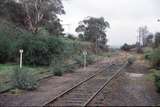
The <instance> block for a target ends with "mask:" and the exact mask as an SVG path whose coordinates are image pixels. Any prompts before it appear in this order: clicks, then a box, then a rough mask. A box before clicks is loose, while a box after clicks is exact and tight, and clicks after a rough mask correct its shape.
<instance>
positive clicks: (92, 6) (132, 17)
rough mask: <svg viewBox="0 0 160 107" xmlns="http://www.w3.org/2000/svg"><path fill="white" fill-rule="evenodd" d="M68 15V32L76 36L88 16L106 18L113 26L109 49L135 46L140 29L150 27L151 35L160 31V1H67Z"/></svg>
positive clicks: (109, 33) (66, 16)
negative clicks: (77, 28)
mask: <svg viewBox="0 0 160 107" xmlns="http://www.w3.org/2000/svg"><path fill="white" fill-rule="evenodd" d="M63 3H64V8H65V11H66V15H63V16H61V19H62V20H63V22H62V23H63V24H71V26H70V28H67V27H66V26H64V28H65V31H66V32H71V33H73V34H76V33H75V28H76V27H77V26H78V23H79V21H80V20H83V19H84V18H85V17H87V16H94V17H101V16H103V17H104V18H105V19H106V20H107V21H108V22H109V23H110V25H111V29H109V30H108V39H109V45H112V46H117V45H122V44H123V43H125V42H127V43H135V42H136V38H137V29H138V27H139V26H143V25H147V26H148V27H149V30H150V31H151V32H156V31H160V23H158V22H157V21H156V19H157V18H159V17H160V12H159V10H160V8H159V4H160V0H65V1H63Z"/></svg>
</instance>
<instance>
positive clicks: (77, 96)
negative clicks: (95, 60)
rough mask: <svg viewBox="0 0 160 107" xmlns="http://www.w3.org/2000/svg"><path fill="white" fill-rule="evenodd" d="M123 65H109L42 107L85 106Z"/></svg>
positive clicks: (124, 65)
mask: <svg viewBox="0 0 160 107" xmlns="http://www.w3.org/2000/svg"><path fill="white" fill-rule="evenodd" d="M126 65H127V63H125V64H111V65H110V66H108V67H107V68H108V69H107V68H104V69H102V70H101V71H100V72H99V73H96V74H94V75H92V76H91V77H89V78H87V79H86V80H84V81H82V82H80V83H78V84H77V85H75V86H74V87H72V88H70V89H68V90H67V91H65V92H63V93H62V94H60V95H58V96H56V97H55V98H54V99H52V100H51V101H48V102H46V103H45V104H44V105H43V106H87V105H88V104H89V103H90V102H91V101H92V100H93V99H94V98H95V97H96V96H97V94H98V93H100V92H101V90H103V88H104V87H106V86H107V84H108V83H109V82H110V81H112V80H113V79H114V77H115V76H117V75H118V74H119V73H120V72H121V71H122V69H123V68H124V67H126Z"/></svg>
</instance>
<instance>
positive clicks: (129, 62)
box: [128, 57, 136, 65]
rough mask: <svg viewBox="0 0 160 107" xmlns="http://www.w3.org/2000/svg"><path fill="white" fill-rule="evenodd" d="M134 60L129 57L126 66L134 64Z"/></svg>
mask: <svg viewBox="0 0 160 107" xmlns="http://www.w3.org/2000/svg"><path fill="white" fill-rule="evenodd" d="M135 60H136V58H135V57H129V58H128V65H132V64H133V63H134V62H135Z"/></svg>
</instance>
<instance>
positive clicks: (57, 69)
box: [53, 66, 63, 76]
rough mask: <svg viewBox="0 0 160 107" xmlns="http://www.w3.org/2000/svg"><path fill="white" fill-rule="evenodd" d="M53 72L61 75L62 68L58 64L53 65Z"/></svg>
mask: <svg viewBox="0 0 160 107" xmlns="http://www.w3.org/2000/svg"><path fill="white" fill-rule="evenodd" d="M53 74H54V75H55V76H62V75H63V68H62V67H60V66H57V67H54V69H53Z"/></svg>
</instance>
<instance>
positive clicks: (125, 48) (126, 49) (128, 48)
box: [121, 43, 130, 51]
mask: <svg viewBox="0 0 160 107" xmlns="http://www.w3.org/2000/svg"><path fill="white" fill-rule="evenodd" d="M121 50H124V51H129V50H130V46H129V45H128V44H126V43H125V44H124V45H123V46H122V47H121Z"/></svg>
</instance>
